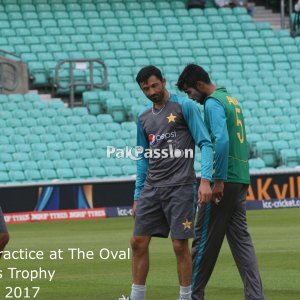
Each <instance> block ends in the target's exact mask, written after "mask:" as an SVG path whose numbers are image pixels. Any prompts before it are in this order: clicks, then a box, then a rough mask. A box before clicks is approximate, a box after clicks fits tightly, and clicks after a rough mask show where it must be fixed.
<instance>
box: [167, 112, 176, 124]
mask: <svg viewBox="0 0 300 300" xmlns="http://www.w3.org/2000/svg"><path fill="white" fill-rule="evenodd" d="M176 118H177V116H174V115H173V114H172V113H171V114H170V115H169V116H168V117H167V119H168V123H171V122H174V123H175V119H176Z"/></svg>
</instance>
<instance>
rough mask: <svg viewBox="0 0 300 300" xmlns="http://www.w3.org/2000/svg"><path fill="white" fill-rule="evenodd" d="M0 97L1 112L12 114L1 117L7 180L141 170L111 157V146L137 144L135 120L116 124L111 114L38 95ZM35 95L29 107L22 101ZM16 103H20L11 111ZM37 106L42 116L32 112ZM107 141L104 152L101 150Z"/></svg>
mask: <svg viewBox="0 0 300 300" xmlns="http://www.w3.org/2000/svg"><path fill="white" fill-rule="evenodd" d="M0 98H1V104H2V111H1V114H2V115H3V116H6V118H5V119H4V118H3V119H1V121H2V122H0V126H1V129H2V133H3V134H2V136H1V138H0V182H1V184H5V183H7V184H18V185H19V184H21V183H30V182H33V181H35V182H45V181H46V182H48V181H51V180H54V179H55V180H57V179H58V180H62V181H68V180H78V179H88V180H94V179H97V178H99V177H100V178H104V177H114V176H118V177H120V176H129V175H133V174H134V173H135V164H134V161H132V160H129V159H126V160H124V161H122V163H123V164H122V166H118V165H117V164H116V162H115V160H114V159H106V146H107V145H111V146H114V147H116V148H118V147H119V148H124V147H125V146H126V145H125V144H128V145H131V146H134V142H133V143H131V141H132V138H135V133H136V125H135V124H134V123H133V122H124V123H121V124H120V123H116V122H114V121H113V119H112V117H111V115H108V114H100V115H98V116H97V117H95V116H93V115H90V114H88V111H87V109H86V108H82V107H77V108H74V109H70V108H66V107H65V106H64V104H63V102H62V101H61V100H53V101H50V102H49V103H46V102H43V101H42V100H41V99H40V98H39V97H38V96H37V95H36V94H25V95H21V94H14V95H9V96H7V95H1V97H0ZM30 100H31V101H32V103H33V105H32V106H31V108H28V109H26V110H24V109H23V108H24V106H23V105H21V104H23V103H24V101H30ZM12 103H14V104H15V106H14V110H13V112H12V113H10V112H11V109H12V107H11V104H12ZM34 107H37V108H34ZM38 107H39V108H38ZM36 110H38V114H37V115H36V118H33V117H31V116H32V113H33V112H35V111H36ZM104 124H105V125H104ZM51 128H52V129H51ZM50 129H51V130H50ZM103 138H106V140H103ZM120 138H121V139H120ZM123 138H126V140H128V143H125V140H123ZM101 141H102V150H103V151H101V150H100V149H99V146H100V142H101ZM95 153H96V155H95Z"/></svg>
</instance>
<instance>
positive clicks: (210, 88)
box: [206, 84, 217, 96]
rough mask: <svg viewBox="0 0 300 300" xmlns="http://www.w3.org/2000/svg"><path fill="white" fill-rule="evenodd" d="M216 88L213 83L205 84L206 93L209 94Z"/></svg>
mask: <svg viewBox="0 0 300 300" xmlns="http://www.w3.org/2000/svg"><path fill="white" fill-rule="evenodd" d="M216 89H217V87H216V86H215V85H214V84H210V85H208V86H207V93H206V94H207V95H208V96H209V95H211V94H212V93H213V92H215V90H216Z"/></svg>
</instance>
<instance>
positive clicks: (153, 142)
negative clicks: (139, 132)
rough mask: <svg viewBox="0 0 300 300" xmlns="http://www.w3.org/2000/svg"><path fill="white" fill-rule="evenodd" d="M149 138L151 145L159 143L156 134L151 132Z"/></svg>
mask: <svg viewBox="0 0 300 300" xmlns="http://www.w3.org/2000/svg"><path fill="white" fill-rule="evenodd" d="M148 140H149V144H150V145H151V146H153V145H155V144H156V143H157V140H156V138H155V134H152V133H151V134H149V136H148Z"/></svg>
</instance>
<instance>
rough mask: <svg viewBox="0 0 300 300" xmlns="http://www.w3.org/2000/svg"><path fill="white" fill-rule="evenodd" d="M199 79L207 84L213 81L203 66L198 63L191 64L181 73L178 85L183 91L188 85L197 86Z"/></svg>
mask: <svg viewBox="0 0 300 300" xmlns="http://www.w3.org/2000/svg"><path fill="white" fill-rule="evenodd" d="M197 81H202V82H204V83H207V84H209V83H211V81H210V78H209V75H208V73H207V72H206V71H205V70H204V69H203V68H202V67H200V66H198V65H196V64H189V65H187V66H186V67H185V68H184V70H183V71H182V73H181V74H180V76H179V78H178V81H177V87H178V89H179V90H180V91H183V90H184V89H185V88H186V87H191V88H196V85H197Z"/></svg>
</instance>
